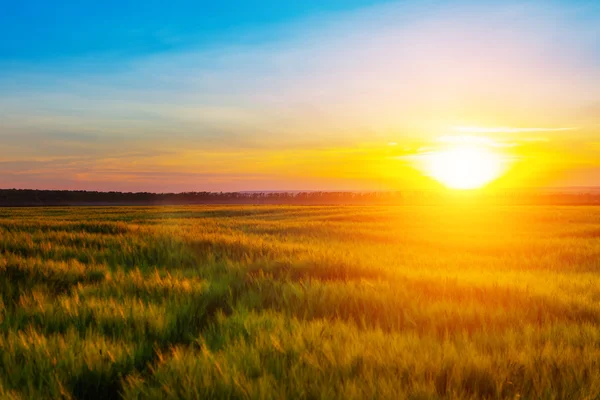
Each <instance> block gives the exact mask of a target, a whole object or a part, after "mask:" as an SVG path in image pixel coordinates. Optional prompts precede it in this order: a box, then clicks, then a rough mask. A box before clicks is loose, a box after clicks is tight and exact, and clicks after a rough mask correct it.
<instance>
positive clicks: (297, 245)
mask: <svg viewBox="0 0 600 400" xmlns="http://www.w3.org/2000/svg"><path fill="white" fill-rule="evenodd" d="M0 293H1V298H0V398H15V399H19V398H23V399H42V398H73V399H84V398H85V399H93V398H125V399H145V398H150V399H179V398H233V399H238V398H240V399H244V398H252V399H254V398H256V399H263V398H264V399H271V398H278V399H280V398H310V399H315V398H322V399H335V398H339V399H349V398H357V399H362V398H389V399H402V398H412V399H430V398H431V399H435V398H465V399H467V398H510V399H514V398H558V399H585V398H589V399H592V398H598V397H599V396H600V207H598V208H595V207H534V206H531V207H478V208H477V207H475V208H474V207H471V206H469V207H460V206H452V207H448V208H442V207H367V206H364V207H363V206H353V207H350V206H349V207H333V206H332V207H291V206H261V207H251V206H235V207H227V206H219V207H210V206H194V207H155V208H153V207H112V208H111V207H107V208H36V209H33V208H31V209H27V208H22V209H0Z"/></svg>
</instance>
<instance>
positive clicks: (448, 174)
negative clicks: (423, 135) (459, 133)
mask: <svg viewBox="0 0 600 400" xmlns="http://www.w3.org/2000/svg"><path fill="white" fill-rule="evenodd" d="M422 161H423V165H422V167H423V170H424V172H425V174H426V175H428V176H430V177H432V178H434V179H436V180H437V181H439V182H441V183H442V184H444V185H445V186H447V187H449V188H452V189H476V188H480V187H482V186H484V185H486V184H487V183H489V182H491V181H493V180H494V179H496V178H498V177H499V176H500V175H501V174H502V173H503V172H504V162H503V158H502V157H501V155H500V154H498V153H495V152H494V151H492V150H491V149H489V148H488V147H486V146H482V145H480V144H477V143H455V144H452V145H451V146H450V147H448V148H445V149H441V150H438V151H434V152H430V153H427V154H424V155H423V159H422Z"/></svg>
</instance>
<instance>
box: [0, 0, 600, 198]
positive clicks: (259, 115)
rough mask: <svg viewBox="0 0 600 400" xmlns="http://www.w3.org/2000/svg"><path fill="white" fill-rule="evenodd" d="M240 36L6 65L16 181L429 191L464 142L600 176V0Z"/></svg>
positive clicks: (507, 181) (582, 176)
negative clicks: (441, 158) (449, 153)
mask: <svg viewBox="0 0 600 400" xmlns="http://www.w3.org/2000/svg"><path fill="white" fill-rule="evenodd" d="M236 35H237V36H235V37H233V38H232V37H229V36H224V37H221V38H215V39H211V40H209V41H206V40H203V41H200V40H198V42H197V43H196V42H194V40H190V39H189V38H188V40H186V44H185V46H180V47H177V46H174V47H173V48H169V49H167V50H160V51H152V52H142V53H131V54H129V53H127V54H126V55H123V54H121V53H114V54H113V53H110V52H108V53H107V52H104V53H92V54H84V55H76V56H69V57H64V58H57V59H52V60H43V61H40V60H16V61H10V60H8V61H7V60H4V62H0V137H1V138H2V143H1V144H2V145H1V147H0V165H2V170H3V171H2V172H3V173H2V176H1V177H0V187H21V188H46V189H92V190H126V191H138V190H147V191H197V190H198V191H199V190H222V191H229V190H386V189H394V190H395V189H403V188H427V187H437V186H439V183H436V180H435V179H431V177H432V176H431V168H432V167H431V165H432V164H431V162H430V161H429V164H428V165H429V167H427V166H425V167H424V166H423V165H424V162H425V161H426V160H428V159H429V158H431V157H438V156H435V155H436V154H440V152H441V153H443V152H444V151H446V150H447V149H448V148H453V147H455V146H457V144H458V145H461V143H467V144H468V146H471V147H472V146H475V147H477V149H480V150H481V149H484V150H483V153H481V151H480V150H478V151H479V153H478V154H479V155H477V156H476V157H475V159H477V157H480V156H481V154H483V156H481V157H487V156H489V155H490V154H493V157H497V158H498V160H500V161H499V164H502V165H501V166H502V173H500V174H498V176H495V178H497V179H493V180H492V182H491V183H490V185H496V186H499V187H523V186H526V187H531V186H592V185H600V7H599V6H598V5H596V4H595V3H594V2H535V1H534V2H527V3H523V2H501V3H500V2H499V3H491V2H489V3H488V2H486V3H485V4H484V5H483V4H477V3H473V2H457V3H453V4H446V3H444V4H438V3H435V2H385V3H382V4H372V5H364V6H360V7H354V8H352V9H348V10H343V9H342V10H329V11H327V12H322V13H319V12H315V13H312V14H309V15H302V16H300V17H297V18H290V19H284V20H282V21H278V22H277V23H270V24H264V25H260V26H250V27H246V28H244V30H242V31H241V32H237V31H236ZM176 39H178V37H174V38H170V40H172V41H175V40H176ZM9 61H10V62H9ZM443 154H444V153H443ZM458 154H462V153H460V151H459V152H458ZM434 164H435V162H434ZM467 168H468V166H467ZM489 168H495V167H494V166H491V167H489ZM442 169H444V168H442ZM434 178H435V177H434Z"/></svg>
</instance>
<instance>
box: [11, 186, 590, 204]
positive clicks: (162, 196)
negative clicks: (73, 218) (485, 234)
mask: <svg viewBox="0 0 600 400" xmlns="http://www.w3.org/2000/svg"><path fill="white" fill-rule="evenodd" d="M482 198H483V199H484V200H485V201H487V202H497V203H510V204H565V205H566V204H580V205H595V204H597V205H600V192H588V193H585V192H581V193H559V192H556V193H550V192H547V191H496V192H493V193H487V192H471V193H469V192H467V193H461V192H443V191H439V192H436V191H405V192H401V191H395V192H326V191H320V192H319V191H315V192H183V193H150V192H135V193H134V192H97V191H83V190H29V189H0V206H5V207H6V206H9V207H10V206H77V205H82V206H84V205H90V206H93V205H98V206H100V205H186V204H307V205H308V204H314V205H318V204H323V205H325V204H340V205H342V204H364V205H366V204H390V205H393V204H398V205H400V204H439V203H448V202H460V203H466V202H469V201H481V199H482Z"/></svg>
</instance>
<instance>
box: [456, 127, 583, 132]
mask: <svg viewBox="0 0 600 400" xmlns="http://www.w3.org/2000/svg"><path fill="white" fill-rule="evenodd" d="M578 129H580V128H577V127H566V128H563V127H558V128H557V127H546V128H531V127H526V128H514V127H506V126H504V127H500V126H497V127H485V126H455V127H454V128H453V130H454V131H456V132H461V133H527V132H563V131H576V130H578Z"/></svg>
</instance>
